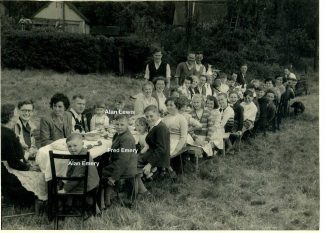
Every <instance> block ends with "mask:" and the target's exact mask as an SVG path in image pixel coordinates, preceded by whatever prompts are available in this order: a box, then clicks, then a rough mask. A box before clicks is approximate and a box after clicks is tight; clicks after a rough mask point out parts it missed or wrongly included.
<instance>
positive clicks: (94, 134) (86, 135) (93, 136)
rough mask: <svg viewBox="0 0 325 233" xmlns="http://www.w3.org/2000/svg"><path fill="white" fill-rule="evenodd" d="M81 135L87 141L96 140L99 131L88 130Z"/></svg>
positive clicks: (98, 136)
mask: <svg viewBox="0 0 325 233" xmlns="http://www.w3.org/2000/svg"><path fill="white" fill-rule="evenodd" d="M83 137H84V139H85V140H87V141H97V140H99V139H100V137H101V133H100V132H98V131H97V130H94V131H91V132H88V133H84V134H83Z"/></svg>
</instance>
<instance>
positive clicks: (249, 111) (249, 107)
mask: <svg viewBox="0 0 325 233" xmlns="http://www.w3.org/2000/svg"><path fill="white" fill-rule="evenodd" d="M240 105H241V106H242V107H243V108H244V121H245V120H250V121H253V122H254V121H255V118H256V113H257V107H256V105H255V104H254V102H251V103H249V104H247V103H246V102H242V103H241V104H240Z"/></svg>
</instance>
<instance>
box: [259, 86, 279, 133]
mask: <svg viewBox="0 0 325 233" xmlns="http://www.w3.org/2000/svg"><path fill="white" fill-rule="evenodd" d="M275 98H276V97H275V93H274V92H273V91H272V90H270V89H269V90H267V91H266V93H265V95H264V96H263V97H261V98H259V106H260V118H259V120H258V121H257V122H256V127H257V130H261V131H262V132H263V133H264V134H265V132H266V130H267V129H268V127H269V126H270V125H271V124H273V123H274V122H273V120H274V118H275V114H276V106H275V104H274V101H275ZM273 126H274V127H275V125H273ZM273 130H275V128H273Z"/></svg>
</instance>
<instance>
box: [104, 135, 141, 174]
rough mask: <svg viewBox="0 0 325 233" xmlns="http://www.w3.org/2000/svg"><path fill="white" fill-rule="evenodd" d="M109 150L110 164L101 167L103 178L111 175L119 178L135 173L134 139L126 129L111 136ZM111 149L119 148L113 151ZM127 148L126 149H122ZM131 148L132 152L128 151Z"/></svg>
mask: <svg viewBox="0 0 325 233" xmlns="http://www.w3.org/2000/svg"><path fill="white" fill-rule="evenodd" d="M111 149H112V151H111V152H110V164H109V165H108V166H106V167H104V169H103V178H108V177H112V178H113V179H114V180H119V179H120V177H121V176H125V177H131V176H134V175H136V173H137V155H136V152H134V150H135V149H136V147H135V139H134V137H133V136H132V134H131V132H130V131H129V130H127V131H126V132H124V133H122V134H118V133H116V134H115V135H114V137H113V142H112V146H111ZM113 150H119V152H114V151H113ZM123 150H128V151H123ZM130 150H133V152H130Z"/></svg>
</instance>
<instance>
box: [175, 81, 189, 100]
mask: <svg viewBox="0 0 325 233" xmlns="http://www.w3.org/2000/svg"><path fill="white" fill-rule="evenodd" d="M178 90H179V91H180V92H181V94H182V95H185V96H186V97H187V98H188V99H191V92H190V90H189V89H187V88H186V86H185V84H184V85H183V86H180V87H179V88H178Z"/></svg>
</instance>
